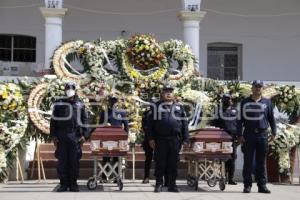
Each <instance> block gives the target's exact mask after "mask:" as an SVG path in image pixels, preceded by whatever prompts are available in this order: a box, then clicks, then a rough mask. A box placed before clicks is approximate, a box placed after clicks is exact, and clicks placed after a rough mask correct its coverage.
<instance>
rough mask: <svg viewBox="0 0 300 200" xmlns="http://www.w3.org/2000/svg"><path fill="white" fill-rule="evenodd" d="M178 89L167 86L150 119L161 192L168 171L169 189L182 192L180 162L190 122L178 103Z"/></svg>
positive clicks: (150, 136) (157, 188)
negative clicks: (180, 152)
mask: <svg viewBox="0 0 300 200" xmlns="http://www.w3.org/2000/svg"><path fill="white" fill-rule="evenodd" d="M173 91H174V88H173V87H172V86H170V85H166V86H164V88H163V89H162V92H161V100H160V101H159V102H157V103H156V106H155V108H153V109H152V110H151V114H150V117H149V122H148V127H149V128H148V133H147V134H148V136H149V145H150V147H151V148H152V149H154V160H155V177H156V185H155V190H154V192H161V191H162V185H163V176H164V175H165V174H166V173H167V176H168V179H169V184H168V191H169V192H179V189H178V188H177V185H176V177H177V163H178V157H179V151H180V147H181V144H182V143H187V142H188V140H189V133H188V122H187V119H186V114H185V111H184V108H183V107H182V106H181V105H180V104H178V103H177V102H175V101H174V100H175V98H174V93H173Z"/></svg>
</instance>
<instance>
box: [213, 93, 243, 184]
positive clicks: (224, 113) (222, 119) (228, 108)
mask: <svg viewBox="0 0 300 200" xmlns="http://www.w3.org/2000/svg"><path fill="white" fill-rule="evenodd" d="M237 114H238V112H237V108H236V107H234V106H233V102H232V98H231V95H230V94H224V95H223V97H222V104H221V105H220V107H219V110H218V116H217V118H216V119H215V120H214V121H213V125H214V126H216V127H219V128H222V129H224V130H225V131H226V132H227V133H228V134H229V135H231V136H232V138H233V140H232V147H233V153H232V159H229V160H228V161H226V163H225V167H226V173H227V175H228V184H229V185H237V183H236V182H235V181H234V180H233V178H234V172H235V160H236V158H237V155H236V147H237Z"/></svg>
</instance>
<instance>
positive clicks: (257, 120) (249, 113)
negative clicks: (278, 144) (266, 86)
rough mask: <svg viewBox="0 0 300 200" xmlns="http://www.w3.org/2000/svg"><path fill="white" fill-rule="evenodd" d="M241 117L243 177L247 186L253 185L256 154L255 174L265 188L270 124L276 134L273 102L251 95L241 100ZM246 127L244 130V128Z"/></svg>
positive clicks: (259, 183) (239, 131)
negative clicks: (243, 140) (254, 165)
mask: <svg viewBox="0 0 300 200" xmlns="http://www.w3.org/2000/svg"><path fill="white" fill-rule="evenodd" d="M240 111H241V118H240V120H239V121H238V133H239V135H240V136H242V135H243V137H244V138H245V143H244V144H243V145H242V152H243V153H244V167H243V178H244V186H245V188H247V187H250V188H251V186H252V177H251V174H252V166H253V158H254V154H255V162H256V169H255V175H256V180H257V185H258V187H259V188H265V185H266V182H267V180H266V173H265V159H266V155H267V152H268V135H267V129H268V127H269V126H270V127H271V129H272V133H273V134H276V122H275V118H274V113H273V107H272V103H271V101H270V100H269V99H266V98H261V99H260V100H258V101H257V102H256V101H254V100H253V99H252V98H251V97H248V98H246V99H244V100H243V101H242V102H241V108H240ZM243 127H244V130H242V129H243Z"/></svg>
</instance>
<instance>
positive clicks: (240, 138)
mask: <svg viewBox="0 0 300 200" xmlns="http://www.w3.org/2000/svg"><path fill="white" fill-rule="evenodd" d="M238 141H239V143H240V144H244V143H245V138H244V136H242V135H241V136H239V137H238Z"/></svg>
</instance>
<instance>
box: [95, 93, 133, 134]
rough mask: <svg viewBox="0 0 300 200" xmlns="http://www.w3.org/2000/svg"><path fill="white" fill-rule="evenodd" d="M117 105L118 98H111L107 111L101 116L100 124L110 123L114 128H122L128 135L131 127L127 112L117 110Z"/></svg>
mask: <svg viewBox="0 0 300 200" xmlns="http://www.w3.org/2000/svg"><path fill="white" fill-rule="evenodd" d="M117 103H118V98H117V97H116V96H111V97H110V98H109V105H108V109H107V111H105V112H101V114H100V124H103V123H104V124H105V123H106V124H107V123H109V124H110V125H112V126H122V127H123V128H124V130H125V131H126V132H127V133H128V130H129V126H128V120H127V114H126V111H125V110H122V109H118V108H116V106H117Z"/></svg>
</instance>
